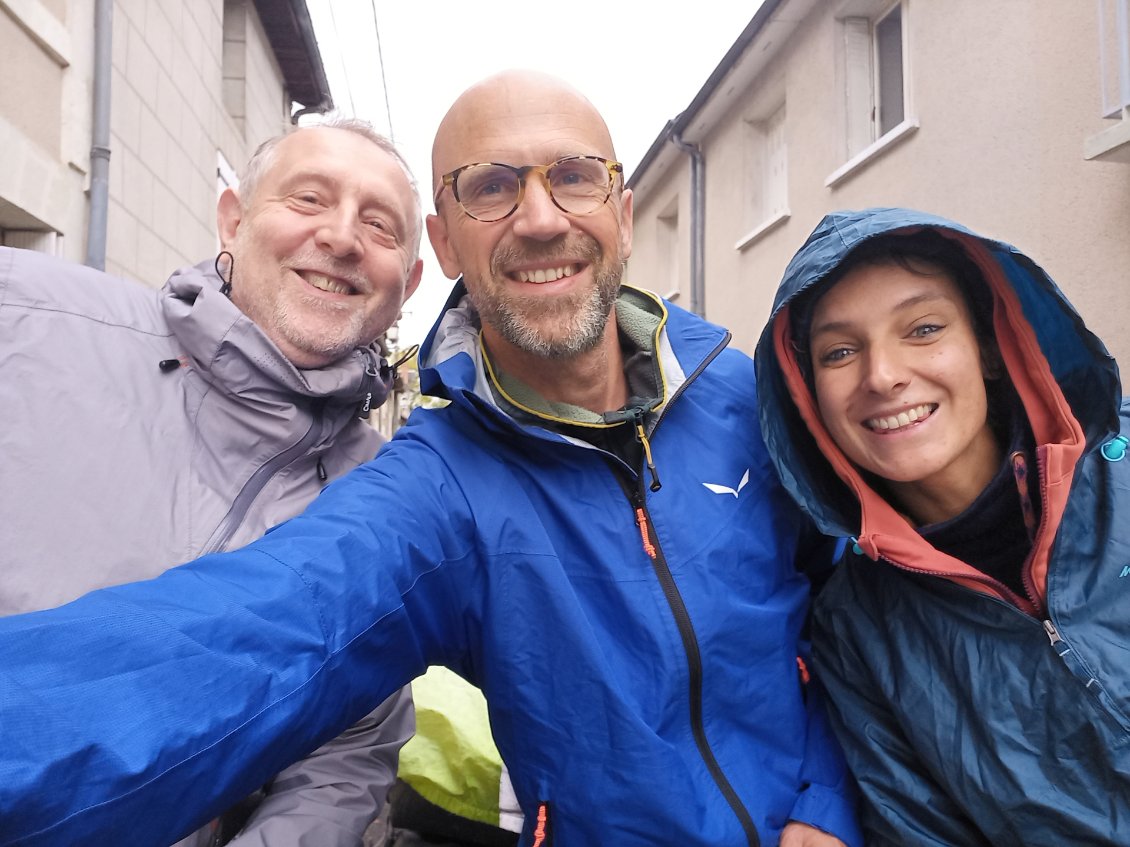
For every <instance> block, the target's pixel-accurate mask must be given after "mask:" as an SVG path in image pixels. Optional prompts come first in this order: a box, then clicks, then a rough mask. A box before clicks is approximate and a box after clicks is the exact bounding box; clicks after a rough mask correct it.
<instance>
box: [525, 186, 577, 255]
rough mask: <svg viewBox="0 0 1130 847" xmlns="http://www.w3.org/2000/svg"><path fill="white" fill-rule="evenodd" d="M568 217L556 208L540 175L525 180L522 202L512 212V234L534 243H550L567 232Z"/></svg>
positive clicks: (568, 225)
mask: <svg viewBox="0 0 1130 847" xmlns="http://www.w3.org/2000/svg"><path fill="white" fill-rule="evenodd" d="M569 227H570V223H569V216H568V215H567V214H565V212H563V211H561V210H560V209H559V208H557V206H556V204H555V203H554V202H553V198H552V197H550V195H549V187H548V186H547V185H546V183H545V178H544V177H543V176H542V175H541V174H534V173H531V174H530V175H529V177H528V178H527V179H526V187H525V190H524V191H523V193H522V202H521V203H520V204H519V205H518V208H517V209H516V210H515V211H514V234H515V235H519V236H522V237H523V238H530V239H533V240H535V241H552V240H553V239H555V238H558V237H560V236H562V235H564V234H565V233H567V232H568V231H569Z"/></svg>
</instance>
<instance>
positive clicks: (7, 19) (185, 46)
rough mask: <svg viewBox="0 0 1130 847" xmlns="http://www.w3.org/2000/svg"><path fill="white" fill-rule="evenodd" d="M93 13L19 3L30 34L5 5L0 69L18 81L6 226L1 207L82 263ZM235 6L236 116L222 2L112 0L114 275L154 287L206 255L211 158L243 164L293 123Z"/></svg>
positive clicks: (59, 0) (276, 77) (2, 120)
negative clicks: (239, 85) (46, 232)
mask: <svg viewBox="0 0 1130 847" xmlns="http://www.w3.org/2000/svg"><path fill="white" fill-rule="evenodd" d="M92 6H93V4H92V3H90V2H89V0H25V2H24V3H21V4H20V6H19V8H20V9H24V10H28V9H30V13H29V20H23V21H21V24H22V26H17V24H16V22H15V21H14V20H13V17H12V15H13V13H10V12H8V11H5V10H4V9H3V8H0V43H3V44H4V51H3V52H4V58H3V60H2V61H3V65H0V72H2V74H3V76H4V78H5V79H6V80H7V81H9V82H10V81H11V80H12V79H16V80H22V82H21V85H20V86H18V87H17V86H12V85H9V84H5V85H4V86H0V91H2V92H3V93H0V148H2V149H3V151H4V158H5V167H4V168H2V169H0V200H3V201H6V205H4V204H0V224H3V222H4V219H3V216H4V211H3V210H4V209H5V208H7V211H8V215H9V217H11V218H12V219H15V218H20V217H21V215H23V217H22V218H21V219H22V220H24V222H25V224H27V223H29V222H38V224H41V225H43V226H45V227H47V228H50V229H53V230H55V231H57V232H59V233H61V234H62V235H63V236H64V237H63V240H62V251H61V252H62V253H63V255H65V256H67V257H68V258H71V259H74V260H76V261H81V260H82V259H83V258H84V257H85V254H86V227H87V218H88V214H89V210H88V206H87V201H86V195H85V193H84V192H85V190H86V189H87V188H88V187H89V168H90V160H89V151H90V146H91V137H90V131H91V129H90V128H91V109H92V105H91V104H92V88H91V87H92V75H93V11H92ZM240 9H241V7H240V4H238V3H236V4H235V6H234V7H232V4H231V3H230V2H229V14H233V13H235V14H240V13H242V14H246V15H247V17H248V20H247V22H246V25H245V27H244V30H245V33H246V42H245V44H246V46H245V49H246V62H245V65H244V67H245V70H244V80H243V84H244V85H245V87H246V116H245V117H244V119H242V120H236V119H235V118H233V116H232V115H231V114H229V112H228V110H227V109H226V108H225V105H224V97H223V82H222V80H223V49H224V48H223V16H224V11H225V10H224V0H119V2H115V3H114V25H113V58H112V65H113V67H112V77H111V86H112V91H111V141H110V148H111V158H110V176H109V181H110V205H109V228H108V233H107V255H106V267H107V270H109V271H111V272H114V273H119V274H122V275H125V276H129V277H133V278H136V279H139V280H141V281H143V282H146V283H148V284H150V285H155V286H156V285H160V284H162V283H163V282H164V280H165V279H166V277H167V276H168V274H169V273H170V271H172V270H174V269H175V268H176V267H178V266H181V265H183V264H186V263H188V262H194V261H198V260H199V259H201V258H203V257H206V256H210V255H212V254H213V253H214V252H215V249H216V237H215V203H216V162H217V151H222V152H223V154H224V156H225V157H226V158H227V160H228V161H229V162H230V163H231V164H232V165H233V166H235V167H237V168H238V167H241V166H242V164H243V162H244V161H245V160H246V158H247V156H248V155H249V153H250V152H251V150H253V149H254V147H255V146H256V145H258V144H259V142H261V141H262V140H263V139H265V138H266V137H268V136H270V135H273V134H275V133H277V132H281V131H283V130H284V129H285V128H286V126H287V124H288V107H289V103H287V102H286V99H285V90H284V86H283V82H282V74H281V72H280V71H279V68H278V66H277V63H276V62H275V59H274V56H273V54H272V52H271V50H270V47H269V45H268V44H267V41H266V37H265V35H264V33H263V30H262V26H261V25H260V23H259V21H258V18H257V16H256V14H255V11H254V7H253V6H251V5H250V2H248V3H247V5H246V7H242V12H241V11H240ZM29 28H30V29H31V30H32V32H31V33H30V34H29V32H28V29H29ZM37 33H38V34H39V35H41V36H43V37H42V38H38V39H37V38H36V34H37ZM44 39H46V40H47V41H48V42H49V44H48V47H54V48H56V49H54V50H52V49H48V48H45V46H44V44H43V43H42V41H43V40H44ZM59 48H61V52H62V53H63V55H62V56H61V57H60V56H58V55H55V54H57V53H59V52H60V49H59ZM14 89H17V90H14ZM27 216H30V218H29V217H27Z"/></svg>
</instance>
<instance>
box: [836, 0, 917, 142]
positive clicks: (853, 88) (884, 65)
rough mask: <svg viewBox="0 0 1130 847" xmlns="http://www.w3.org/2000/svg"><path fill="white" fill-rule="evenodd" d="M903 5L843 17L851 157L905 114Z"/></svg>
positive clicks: (904, 116) (876, 138)
mask: <svg viewBox="0 0 1130 847" xmlns="http://www.w3.org/2000/svg"><path fill="white" fill-rule="evenodd" d="M904 5H905V4H904V3H901V2H900V3H896V4H895V5H894V6H892V7H890V8H888V9H886V10H885V11H884V12H883V13H882V14H880V15H877V16H875V17H866V16H851V17H845V18H843V21H842V23H843V34H844V80H845V100H846V118H847V120H846V126H847V156H848V158H851V157H853V156H855V155H857V154H859V153H861V152H862V151H864V150H866V149H867V148H868V147H870V146H871V144H872V143H874V142H875V141H877V140H878V139H880V138H882V137H883V136H884V135H886V134H887V133H889V132H891V131H892V130H894V129H895V128H897V127H898V126H899V125H900V124H902V122H903V121H904V120H905V118H906V85H905V70H904V56H903V6H904Z"/></svg>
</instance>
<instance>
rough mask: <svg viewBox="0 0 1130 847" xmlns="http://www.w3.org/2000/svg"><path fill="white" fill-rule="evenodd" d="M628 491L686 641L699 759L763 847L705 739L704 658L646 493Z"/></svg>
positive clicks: (752, 841) (756, 845)
mask: <svg viewBox="0 0 1130 847" xmlns="http://www.w3.org/2000/svg"><path fill="white" fill-rule="evenodd" d="M639 482H640V483H641V485H642V482H643V477H642V475H641V476H640V477H639ZM625 490H626V491H627V492H628V494H629V497H630V498H631V501H632V506H633V507H634V508H635V517H636V525H637V526H638V527H639V530H640V536H641V539H642V541H643V549H644V552H645V553H647V557H648V558H649V559H650V560H651V566H652V569H653V570H654V571H655V575H656V577H657V578H658V579H659V584H660V586H661V587H662V588H663V596H664V597H666V599H667V605H668V606H669V607H670V609H671V614H672V615H673V616H674V618H675V625H676V627H677V628H678V630H679V637H680V638H681V639H682V641H683V652H684V653H685V654H686V657H687V668H688V673H689V686H688V687H689V689H690V690H689V691H688V695H689V698H690V713H691V732H692V733H693V735H694V740H695V745H696V746H697V747H698V752H699V755H700V756H702V760H703V762H705V764H706V769H707V770H708V771H709V772H710V776H711V777H712V778H713V780H714V783H715V785H717V786H718V790H719V791H721V792H722V796H723V797H725V798H726V802H727V803H728V804H729V805H730V808H731V809H732V810H733V812H734V814H735V815H736V816H737V818H738V822H739V823H740V824H741V825H742V829H743V830H744V831H745V835H746V840H747V841H748V842H749V845H750V847H760V844H761V839H760V837H759V836H758V834H757V827H756V826H754V823H753V818H752V817H751V816H750V814H749V810H748V809H746V807H745V805H744V804H743V803H742V801H741V798H740V797H738V793H737V792H736V791H735V790H734V787H733V786H732V785H731V784H730V781H729V780H728V779H727V778H726V774H725V773H724V772H723V770H722V766H721V765H719V764H718V759H717V758H715V756H714V751H713V750H712V749H711V747H710V741H709V739H707V737H706V726H705V724H704V723H703V719H702V654H701V653H700V652H699V649H698V637H697V636H696V635H695V631H694V625H693V624H692V623H691V617H690V613H689V612H687V607H686V604H684V603H683V597H682V595H681V594H680V593H679V587H678V586H677V585H676V584H675V577H674V576H673V575H672V573H671V569H670V568H669V567H668V565H667V559H666V558H665V557H664V555H663V551H662V550H660V549H659V546H658V542H659V539H658V537H656V535H655V533H654V531H653V529H652V526H651V522H650V520H649V516H648V511H647V504H646V502H645V499H644V494H643V491H642V490H640V489H638V488H633V489H629V488H628V486H627V485H625Z"/></svg>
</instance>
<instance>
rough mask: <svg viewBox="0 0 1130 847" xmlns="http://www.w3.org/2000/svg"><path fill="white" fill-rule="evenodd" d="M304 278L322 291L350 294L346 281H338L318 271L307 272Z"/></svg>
mask: <svg viewBox="0 0 1130 847" xmlns="http://www.w3.org/2000/svg"><path fill="white" fill-rule="evenodd" d="M304 278H305V279H306V281H307V282H308V283H310V284H311V285H312V286H314V287H315V288H318V289H321V290H322V291H328V292H330V293H331V294H350V293H352V292H351V291H350V288H349V286H348V285H345V284H344V283H341V282H338V281H337V280H336V279H330V278H329V277H328V276H324V275H323V274H316V273H306V274H305V275H304Z"/></svg>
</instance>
